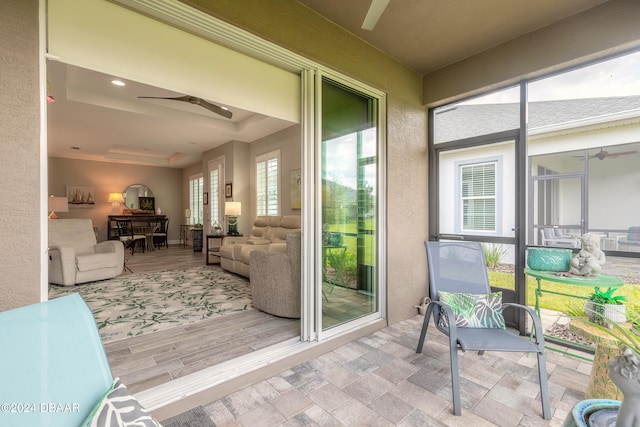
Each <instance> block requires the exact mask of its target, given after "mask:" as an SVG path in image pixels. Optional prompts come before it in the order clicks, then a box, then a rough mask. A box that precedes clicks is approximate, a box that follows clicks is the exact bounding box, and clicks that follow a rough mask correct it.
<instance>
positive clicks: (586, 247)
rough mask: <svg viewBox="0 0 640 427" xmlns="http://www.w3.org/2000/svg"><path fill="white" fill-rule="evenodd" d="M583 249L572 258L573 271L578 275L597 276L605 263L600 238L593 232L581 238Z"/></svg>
mask: <svg viewBox="0 0 640 427" xmlns="http://www.w3.org/2000/svg"><path fill="white" fill-rule="evenodd" d="M580 242H582V249H581V250H580V252H578V253H577V254H576V255H574V256H573V259H571V273H573V274H576V275H578V276H597V275H599V274H600V272H601V271H602V266H603V265H604V263H605V258H604V252H602V251H601V250H600V239H599V238H598V236H596V235H595V234H592V233H586V234H583V235H582V237H581V238H580Z"/></svg>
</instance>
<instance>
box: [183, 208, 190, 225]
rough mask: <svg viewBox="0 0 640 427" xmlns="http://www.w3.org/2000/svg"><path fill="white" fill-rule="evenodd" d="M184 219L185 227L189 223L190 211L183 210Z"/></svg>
mask: <svg viewBox="0 0 640 427" xmlns="http://www.w3.org/2000/svg"><path fill="white" fill-rule="evenodd" d="M184 219H185V222H186V223H187V225H189V223H190V222H191V209H185V210H184Z"/></svg>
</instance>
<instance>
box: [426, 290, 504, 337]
mask: <svg viewBox="0 0 640 427" xmlns="http://www.w3.org/2000/svg"><path fill="white" fill-rule="evenodd" d="M438 297H439V298H440V301H442V302H443V303H445V304H447V305H448V306H449V307H451V310H452V311H453V314H454V316H455V319H456V326H458V327H463V328H500V329H505V324H504V317H503V316H502V292H493V293H490V294H459V293H452V292H442V291H441V292H438ZM440 325H441V326H443V327H448V323H447V318H446V316H444V315H441V316H440Z"/></svg>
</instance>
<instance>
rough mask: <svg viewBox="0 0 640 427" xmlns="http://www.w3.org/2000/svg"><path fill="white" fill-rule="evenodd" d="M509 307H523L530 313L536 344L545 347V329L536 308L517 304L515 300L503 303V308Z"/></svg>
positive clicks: (522, 308)
mask: <svg viewBox="0 0 640 427" xmlns="http://www.w3.org/2000/svg"><path fill="white" fill-rule="evenodd" d="M509 307H513V308H516V309H521V310H524V311H526V312H527V313H529V317H531V320H532V321H533V336H534V338H535V343H536V345H538V347H540V348H541V349H544V331H543V330H542V322H541V321H540V318H539V317H538V315H537V314H536V312H535V310H534V309H532V308H531V307H529V306H526V305H522V304H516V303H514V302H505V303H503V304H502V308H503V309H504V308H509Z"/></svg>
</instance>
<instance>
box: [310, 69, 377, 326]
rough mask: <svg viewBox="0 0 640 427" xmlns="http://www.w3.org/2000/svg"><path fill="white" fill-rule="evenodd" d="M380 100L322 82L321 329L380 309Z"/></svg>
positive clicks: (347, 88)
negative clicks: (378, 257)
mask: <svg viewBox="0 0 640 427" xmlns="http://www.w3.org/2000/svg"><path fill="white" fill-rule="evenodd" d="M378 109H379V100H378V99H377V98H376V97H374V96H371V95H368V94H365V93H363V92H360V91H357V90H354V89H352V88H350V87H348V86H346V85H344V84H341V83H338V82H336V81H333V80H330V79H327V78H323V79H322V136H321V140H322V142H321V150H320V151H321V166H320V169H321V179H322V184H321V204H322V207H321V221H322V233H321V242H318V244H317V246H316V247H317V248H319V251H320V253H321V257H320V259H321V267H320V268H321V276H322V285H321V287H322V290H321V297H320V298H321V300H322V301H321V306H322V309H321V311H322V329H323V330H326V329H328V328H332V327H335V326H337V325H341V324H344V323H346V322H349V321H351V320H354V319H357V318H360V317H364V316H367V315H370V314H373V313H376V312H378V311H379V295H380V287H379V280H378V277H379V263H378V259H377V256H378V244H379V224H378V221H379V218H378V200H379V184H378V183H379V173H378V171H379V161H378V159H379V150H378V146H379V133H380V130H379V126H378V120H379V119H378Z"/></svg>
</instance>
